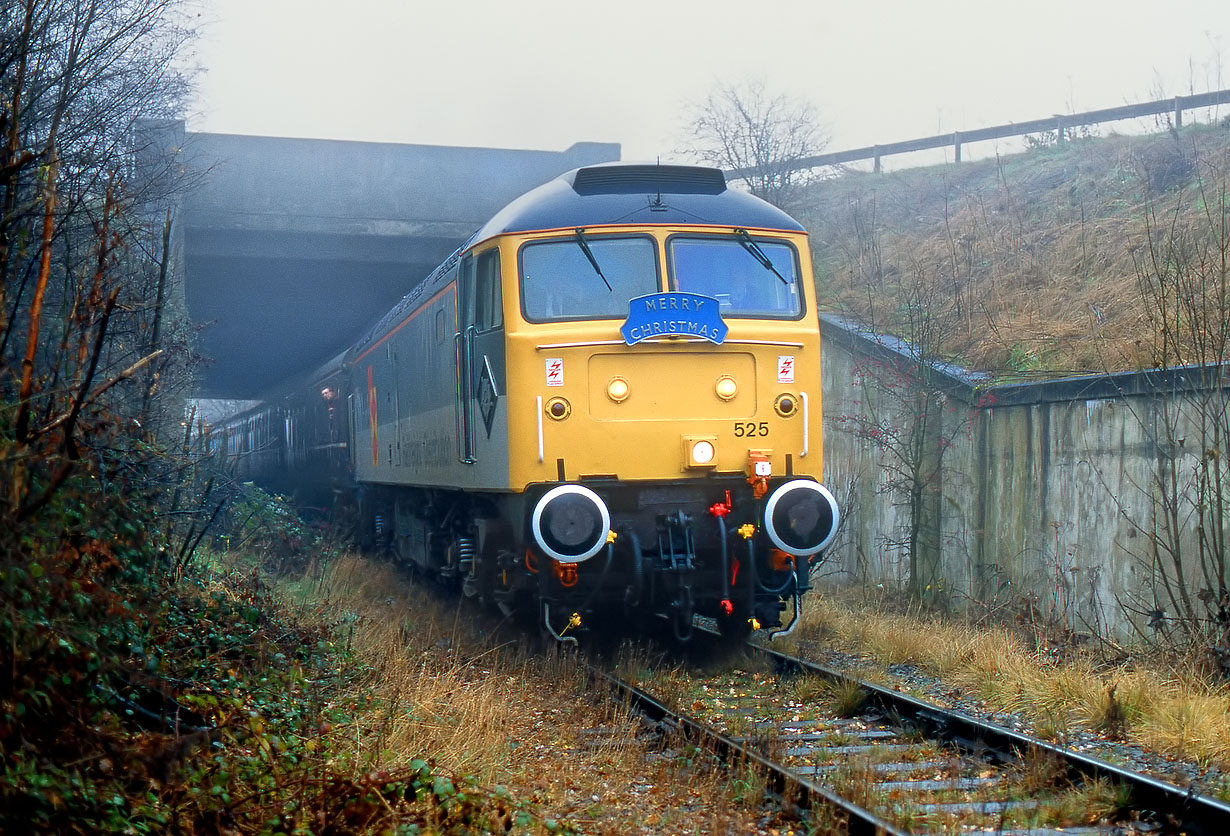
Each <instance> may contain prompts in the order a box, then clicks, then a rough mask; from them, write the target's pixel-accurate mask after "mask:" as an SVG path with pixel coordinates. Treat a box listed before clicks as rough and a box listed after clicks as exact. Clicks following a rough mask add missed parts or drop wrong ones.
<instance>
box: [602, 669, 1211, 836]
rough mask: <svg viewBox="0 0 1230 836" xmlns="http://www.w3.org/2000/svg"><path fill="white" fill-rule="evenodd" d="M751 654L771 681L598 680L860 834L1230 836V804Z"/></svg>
mask: <svg viewBox="0 0 1230 836" xmlns="http://www.w3.org/2000/svg"><path fill="white" fill-rule="evenodd" d="M748 652H749V653H750V654H756V655H759V656H760V658H761V659H763V662H762V663H761V664H760V665H757V664H755V663H754V662H753V663H751V664H748V665H745V666H744V667H756V668H762V670H760V671H758V672H757V671H747V670H736V671H732V670H729V669H727V670H725V671H724V672H722V673H718V674H714V675H699V674H683V673H680V672H679V671H671V672H669V673H665V674H663V673H653V672H649V671H648V670H642V671H633V672H632V673H631V674H629V673H627V672H625V673H624V674H622V675H616V674H615V673H612V672H611V671H608V670H599V669H597V668H594V669H592V674H593V676H594V677H595V678H596V679H598V680H600V681H601V682H603V683H605V684H606V685H607V686H609V687H610V688H612V689H614V691H615V692H616V693H617V694H618V695H619V698H620V699H622V700H624V701H626V702H628V703H629V704H630V705H632V706H633V707H634V708H635V709H636V710H638V711H639V712H641V713H642V714H643V715H644V716H646V717H647V718H648V719H650V720H652V721H653V722H655V723H657V724H659V725H660V726H661V727H664V728H665V729H667V730H671V731H677V732H678V733H680V734H682V735H684V736H685V737H687V738H689V739H690V740H692V742H694V743H697V744H699V745H704V746H707V747H708V748H710V749H712V750H713V751H715V752H716V753H717V754H719V755H720V756H721V757H723V758H725V759H728V760H729V761H731V762H746V763H748V764H751V765H753V766H754V767H755V768H757V769H758V770H760V771H761V772H762V773H763V774H764V775H765V779H766V783H767V787H768V788H769V789H770V791H772V792H773V793H774V794H776V795H777V796H778V797H779V798H780V799H782V801H783V802H784V803H785V804H787V805H788V806H794V807H796V808H798V809H800V810H803V811H806V810H819V809H820V808H823V809H824V811H825V812H824V814H823V815H824V816H826V817H830V818H831V817H836V819H837V820H839V821H840V822H841V823H842V824H843V826H844V827H845V829H846V832H848V833H849V834H851V836H859V834H873V833H885V834H894V836H895V835H896V834H906V833H958V832H959V833H976V832H994V833H1007V834H1025V833H1029V834H1050V833H1054V834H1058V833H1064V834H1072V833H1077V834H1090V836H1092V834H1116V835H1117V836H1121V835H1122V834H1132V833H1141V834H1146V833H1147V834H1151V833H1185V834H1191V836H1221V834H1226V833H1230V805H1226V804H1224V803H1221V802H1219V801H1216V800H1214V799H1210V798H1207V797H1204V796H1199V795H1194V794H1191V793H1189V792H1186V791H1184V790H1182V789H1180V788H1178V787H1175V786H1173V785H1170V784H1167V783H1165V782H1162V781H1158V780H1156V779H1154V778H1151V777H1149V776H1145V775H1141V774H1138V773H1134V772H1131V771H1129V770H1125V769H1122V768H1120V767H1116V766H1114V765H1111V764H1108V763H1105V762H1102V761H1099V760H1097V759H1094V758H1090V757H1088V756H1086V755H1083V754H1081V753H1078V752H1072V751H1069V750H1066V749H1064V748H1062V747H1059V746H1055V745H1053V744H1050V743H1047V742H1045V741H1041V740H1037V739H1033V738H1030V737H1028V736H1026V735H1022V734H1019V733H1017V732H1013V731H1010V730H1007V729H1003V728H1000V727H997V726H994V725H991V724H989V723H985V722H982V721H980V720H977V719H975V718H971V717H969V716H967V715H965V714H962V713H960V712H953V711H949V710H947V709H944V708H940V707H938V706H934V705H929V704H927V703H924V702H922V701H920V700H917V699H914V698H912V697H909V696H906V695H904V694H900V693H897V692H895V691H891V690H889V689H886V688H883V687H880V686H878V685H875V684H872V683H869V682H866V681H862V680H858V679H853V678H851V677H849V676H847V675H845V674H843V673H841V672H839V671H836V670H833V669H831V668H827V667H824V666H822V665H818V664H815V663H812V662H807V661H805V660H802V659H797V658H794V657H790V656H786V655H784V654H781V653H777V652H775V651H773V650H770V649H767V648H763V647H758V646H754V645H748Z"/></svg>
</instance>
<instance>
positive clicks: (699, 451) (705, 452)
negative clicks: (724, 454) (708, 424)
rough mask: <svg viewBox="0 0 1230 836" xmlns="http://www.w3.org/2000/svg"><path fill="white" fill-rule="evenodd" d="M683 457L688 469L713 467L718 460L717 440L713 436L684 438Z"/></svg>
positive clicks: (689, 436) (688, 436)
mask: <svg viewBox="0 0 1230 836" xmlns="http://www.w3.org/2000/svg"><path fill="white" fill-rule="evenodd" d="M683 456H684V461H685V462H686V463H687V466H688V467H713V465H714V464H715V462H716V460H717V438H716V437H714V436H711V435H705V436H698V435H687V436H684V437H683Z"/></svg>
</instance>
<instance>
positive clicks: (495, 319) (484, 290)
mask: <svg viewBox="0 0 1230 836" xmlns="http://www.w3.org/2000/svg"><path fill="white" fill-rule="evenodd" d="M474 304H475V309H474V324H475V326H476V327H477V328H478V330H479V331H480V332H481V331H490V330H491V329H493V328H499V327H500V326H501V325H503V324H504V305H503V300H502V299H501V298H500V251H499V250H497V249H491V250H487V252H485V253H483V254H482V255H480V256H479V257H478V275H477V276H476V277H475V287H474Z"/></svg>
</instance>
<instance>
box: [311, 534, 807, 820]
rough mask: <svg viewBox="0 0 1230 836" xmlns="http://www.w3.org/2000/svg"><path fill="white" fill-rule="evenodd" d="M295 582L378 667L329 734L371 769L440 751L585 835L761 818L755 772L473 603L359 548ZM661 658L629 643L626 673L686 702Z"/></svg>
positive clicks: (315, 609)
mask: <svg viewBox="0 0 1230 836" xmlns="http://www.w3.org/2000/svg"><path fill="white" fill-rule="evenodd" d="M288 591H289V593H290V594H293V597H294V599H295V601H296V602H297V606H298V607H299V608H300V610H301V611H302V612H303V613H305V614H306V615H312V614H322V615H323V614H330V613H331V614H338V613H342V614H344V621H345V622H346V623H347V625H348V627H347V629H348V630H349V639H350V643H351V648H352V650H353V652H354V653H355V655H356V656H357V657H359V658H360V659H363V660H365V662H366V663H367V665H368V666H369V669H370V675H369V677H368V678H367V680H366V681H365V682H363V683H361V685H362V687H363V688H365V689H368V691H370V693H372V694H373V699H372V700H371V701H370V705H369V706H366V707H364V706H360V709H361V710H360V711H359V716H358V720H357V722H355V723H353V724H351V725H349V726H347V727H345V728H336V729H333V730H332V731H331V734H333V735H336V736H339V737H344V738H345V739H347V740H348V741H349V742H350V745H351V747H352V750H353V756H354V757H355V758H356V760H358V761H361V762H364V763H367V764H369V765H370V768H372V769H386V768H389V767H390V766H392V765H395V764H399V763H404V762H406V761H407V760H409V759H413V758H419V757H424V756H425V754H424V753H430V756H431V758H430V759H431V763H432V764H433V766H436V767H438V768H441V769H445V770H448V771H450V772H452V773H455V774H458V775H467V776H473V777H474V778H475V779H476V780H477V781H478V782H479V783H481V784H483V785H487V786H495V785H498V786H502V787H509V788H510V789H511V790H512V792H513V794H514V796H515V797H518V798H524V799H527V801H528V802H530V803H531V804H532V805H533V806H534V808H535V809H536V810H538V811H540V813H541V815H542V816H543V817H544V820H546V819H551V820H553V821H556V822H560V823H562V822H567V823H568V826H570V827H575V828H577V829H578V830H579V831H580V832H586V833H589V832H594V833H623V832H631V831H637V830H643V829H649V830H651V831H654V832H680V833H688V832H746V831H748V830H753V829H755V822H756V821H757V820H758V819H759V818H760V816H762V815H763V807H762V803H763V781H762V780H761V779H759V778H758V777H757V776H755V775H754V774H753V773H748V772H747V771H745V770H736V771H727V770H726V769H724V768H722V767H721V766H720V765H719V764H717V763H716V762H715V761H714V759H713V758H712V756H711V755H709V754H708V753H707V752H704V751H700V750H695V749H694V748H693V747H690V746H688V745H686V744H684V743H683V742H681V741H673V740H667V741H660V740H657V739H655V738H652V737H650V738H646V737H645V735H644V734H643V733H642V729H641V725H640V723H639V721H638V720H636V719H635V718H634V717H632V716H631V715H630V714H629V713H628V711H627V710H626V709H625V708H622V707H620V706H617V705H615V704H614V703H613V702H612V703H609V704H606V703H604V702H603V701H601V700H595V699H594V696H593V694H592V693H591V691H590V686H589V685H588V683H587V681H586V680H585V676H584V673H583V670H582V668H581V666H580V665H579V663H578V661H577V658H576V656H575V655H573V654H572V653H567V652H560V651H558V650H555V651H551V650H547V651H543V650H537V651H533V650H531V648H530V647H529V642H528V641H527V637H526V636H525V635H524V634H523V633H521V632H519V631H516V630H511V629H510V630H507V631H506V630H504V629H502V628H500V627H499V625H498V624H496V623H495V621H494V619H493V618H487V617H486V616H484V615H483V614H481V613H480V612H479V611H478V609H477V607H476V605H474V604H473V602H470V601H464V600H447V599H443V600H442V599H441V596H437V595H432V594H428V593H427V592H425V591H424V590H423V589H422V588H421V587H419V586H416V585H414V584H411V583H408V582H407V581H406V580H405V579H403V578H402V577H400V576H399V575H398V574H397V573H396V572H395V571H394V570H393V569H392V568H391V567H389V566H386V565H382V564H374V563H372V562H370V561H367V560H363V559H361V558H356V557H344V558H342V559H341V560H339V561H338V562H337V563H336V564H335V565H333V566H331V567H328V569H327V570H325V571H323V572H321V573H318V574H317V575H316V576H315V577H314V578H313V577H311V573H310V572H309V577H308V578H306V579H304V580H301V581H299V582H297V583H294V584H293V585H291V586H289V587H288ZM661 666H662V663H661V660H658V659H651V658H648V657H645V656H643V655H642V656H634V655H633V654H632V653H631V652H630V651H625V653H624V661H623V667H624V668H625V670H630V671H632V672H633V673H635V674H636V675H637V677H638V678H639V679H642V680H643V679H647V678H649V677H651V676H652V677H653V678H654V679H655V690H656V687H657V684H658V683H659V682H666V683H667V684H668V686H669V683H671V682H674V683H676V684H677V685H678V693H677V694H675V696H674V698H675V699H681V698H682V697H683V689H684V688H685V687H686V682H685V680H684V678H683V677H682V675H681V674H678V672H674V673H672V670H671V669H669V668H668V669H667V670H666V671H664V672H662V671H658V670H656V669H657V668H660V667H661ZM599 729H600V730H601V731H597V730H599ZM586 730H594V731H591V732H587V731H586ZM795 826H797V825H795ZM782 828H783V829H782V831H781V832H782V833H787V832H791V823H790V822H783V825H782Z"/></svg>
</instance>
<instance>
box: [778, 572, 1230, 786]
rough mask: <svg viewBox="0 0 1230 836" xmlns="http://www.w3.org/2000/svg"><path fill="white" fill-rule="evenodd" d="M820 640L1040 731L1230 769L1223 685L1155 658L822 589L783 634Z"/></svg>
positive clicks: (1228, 701) (804, 641)
mask: <svg viewBox="0 0 1230 836" xmlns="http://www.w3.org/2000/svg"><path fill="white" fill-rule="evenodd" d="M791 638H792V639H794V640H795V642H796V643H797V645H798V646H804V645H808V644H811V643H821V644H824V645H827V646H832V647H834V648H836V649H838V650H841V651H842V652H845V653H856V654H860V655H862V656H865V657H867V658H869V659H871V660H874V661H875V662H876V663H878V664H879V665H881V666H884V667H887V666H888V665H892V664H899V663H910V664H914V665H917V666H918V667H919V668H921V669H922V670H923V671H924V672H925V673H927V674H930V675H932V676H935V677H938V678H940V679H942V680H943V681H944V682H945V683H947V684H948V685H950V686H955V687H956V688H958V689H959V690H960V691H961V692H962V693H964V694H968V695H972V696H974V697H976V698H978V699H980V700H982V701H983V702H984V703H985V704H986V706H987V707H988V708H989V709H990V710H992V711H996V712H1010V713H1017V714H1020V715H1022V716H1023V717H1025V718H1026V719H1027V720H1028V721H1030V722H1031V723H1032V724H1033V726H1034V729H1035V731H1036V732H1037V733H1038V734H1039V736H1042V737H1046V738H1050V739H1054V740H1061V739H1063V738H1064V737H1065V736H1066V735H1067V734H1068V732H1069V731H1070V730H1072V729H1076V728H1081V729H1088V730H1091V731H1100V732H1103V733H1105V734H1107V735H1108V736H1111V737H1114V738H1116V739H1122V740H1125V741H1128V742H1131V743H1136V744H1139V745H1141V746H1144V747H1145V748H1148V749H1152V750H1155V751H1158V752H1161V753H1163V754H1167V755H1172V756H1175V757H1178V758H1185V759H1190V760H1193V761H1195V762H1196V763H1198V764H1200V765H1202V766H1216V767H1218V768H1220V769H1227V768H1230V692H1228V691H1227V689H1226V688H1225V686H1224V685H1221V684H1219V683H1215V682H1209V681H1207V680H1205V679H1204V678H1203V677H1200V676H1197V675H1194V674H1193V673H1192V672H1191V670H1190V669H1188V668H1185V667H1183V666H1181V665H1175V664H1173V661H1172V662H1170V663H1168V662H1166V661H1165V660H1161V659H1149V658H1136V659H1132V660H1130V661H1129V662H1118V663H1116V664H1108V663H1107V662H1105V661H1104V660H1102V659H1100V658H1098V657H1097V656H1096V655H1095V654H1093V653H1092V652H1090V653H1088V654H1084V653H1080V652H1074V653H1071V654H1069V655H1068V656H1067V657H1066V658H1056V656H1055V654H1053V653H1051V652H1050V651H1049V648H1047V647H1046V646H1038V645H1035V644H1034V643H1032V642H1031V641H1030V640H1028V639H1027V638H1026V637H1024V636H1023V635H1022V634H1020V633H1018V632H1014V631H1013V630H1010V629H1007V628H1003V627H974V626H972V625H970V624H966V623H960V622H956V623H954V622H952V621H951V620H948V621H945V620H942V619H941V618H939V617H937V616H935V615H932V614H927V613H922V612H901V611H899V610H896V609H891V608H889V607H887V606H884V605H882V603H881V602H879V601H877V600H875V599H866V600H862V601H859V600H856V595H855V594H854V593H851V592H850V591H843V592H842V593H841V595H840V596H829V595H825V594H823V593H821V594H816V595H813V596H812V597H811V598H810V599H808V600H807V601H806V602H805V607H804V612H803V622H802V623H801V624H800V627H799V628H798V629H797V630H796V631H795V633H794V635H793V636H792V637H791Z"/></svg>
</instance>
